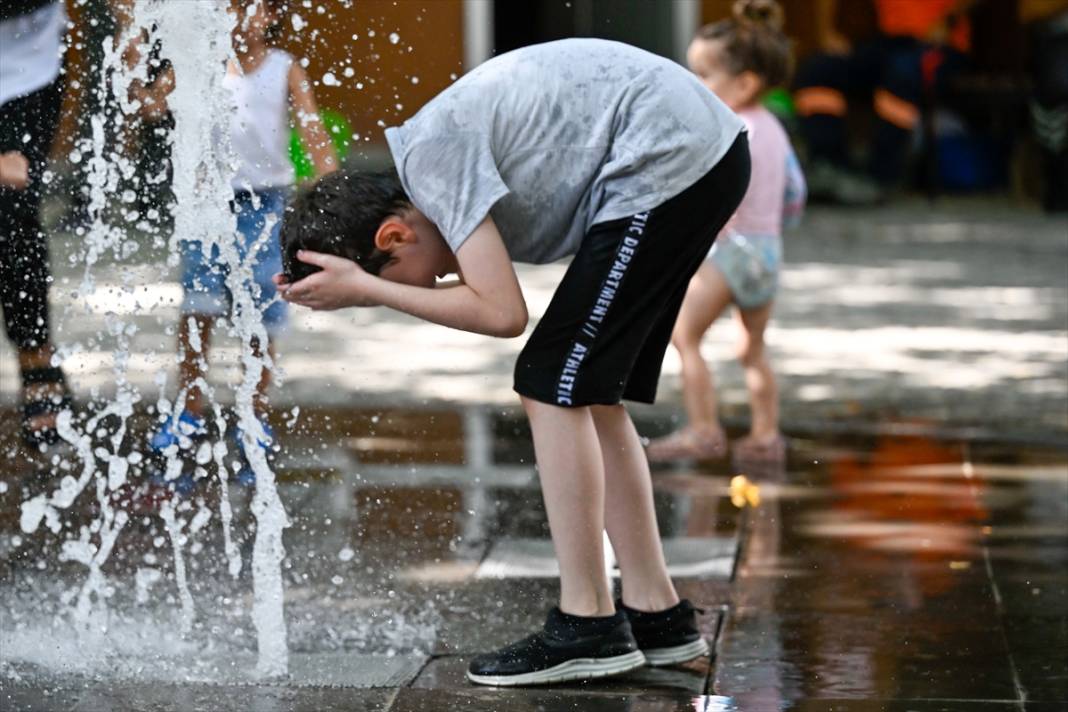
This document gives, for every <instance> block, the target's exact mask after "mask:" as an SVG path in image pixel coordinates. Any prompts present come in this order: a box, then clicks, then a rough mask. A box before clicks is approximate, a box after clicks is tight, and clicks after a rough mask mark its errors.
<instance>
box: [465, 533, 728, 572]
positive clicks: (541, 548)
mask: <svg viewBox="0 0 1068 712" xmlns="http://www.w3.org/2000/svg"><path fill="white" fill-rule="evenodd" d="M663 542H664V558H665V560H666V561H667V567H668V573H669V574H670V575H671V576H672V578H683V577H702V578H717V579H728V578H730V575H731V571H732V570H733V568H734V559H735V555H736V553H737V548H738V541H737V540H736V539H734V538H733V537H719V538H715V537H687V538H677V537H669V538H665V539H664V540H663ZM559 575H560V568H559V565H558V564H557V562H556V555H555V553H554V552H553V546H552V541H550V540H548V539H501V540H498V541H496V542H495V543H494V544H493V545H492V546H491V547H490V549H489V551H488V552H487V554H486V558H485V559H483V561H482V563H481V564H480V565H479V567H478V570H477V571H476V572H475V576H476V577H478V578H522V577H530V578H545V577H549V578H555V577H557V576H559ZM613 575H614V576H616V577H618V576H619V569H613Z"/></svg>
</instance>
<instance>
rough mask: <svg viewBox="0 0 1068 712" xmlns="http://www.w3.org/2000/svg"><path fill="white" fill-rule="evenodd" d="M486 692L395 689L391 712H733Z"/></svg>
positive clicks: (705, 701) (687, 702)
mask: <svg viewBox="0 0 1068 712" xmlns="http://www.w3.org/2000/svg"><path fill="white" fill-rule="evenodd" d="M589 687H590V689H589V690H562V689H556V688H551V689H541V688H531V689H507V688H502V689H488V688H471V689H467V690H463V691H460V690H450V691H441V690H420V689H407V690H400V691H399V693H398V694H397V698H396V700H394V702H393V704H392V706H391V707H390V708H389V709H390V712H425V711H426V710H449V711H450V712H475V711H476V710H477V711H478V712H486V711H488V710H493V712H557V711H558V710H559V711H561V712H562V711H564V710H574V711H575V712H717V711H719V710H722V711H723V712H728V711H730V712H733V711H735V710H737V708H736V707H734V706H733V704H731V702H730V701H729V700H722V699H716V698H714V697H703V696H702V697H698V696H693V695H686V694H684V693H665V692H660V691H644V692H640V693H635V694H626V693H613V692H611V691H609V690H600V689H596V688H595V686H594V685H590V686H589Z"/></svg>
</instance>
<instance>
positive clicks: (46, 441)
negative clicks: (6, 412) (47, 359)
mask: <svg viewBox="0 0 1068 712" xmlns="http://www.w3.org/2000/svg"><path fill="white" fill-rule="evenodd" d="M70 405H71V398H70V389H69V388H68V387H67V379H66V377H65V376H64V375H63V371H62V369H60V368H58V367H56V366H45V367H42V368H29V369H26V370H24V371H23V372H22V441H23V442H24V443H26V444H27V445H29V446H30V447H40V446H41V445H52V444H54V443H57V442H59V432H58V431H57V430H56V416H58V415H59V414H60V413H62V412H63V411H64V410H68V409H69V408H70ZM42 421H43V424H42Z"/></svg>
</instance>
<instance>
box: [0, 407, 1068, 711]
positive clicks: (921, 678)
mask: <svg viewBox="0 0 1068 712" xmlns="http://www.w3.org/2000/svg"><path fill="white" fill-rule="evenodd" d="M150 419H151V418H150V416H149V415H148V414H140V415H139V416H137V417H136V418H134V421H135V422H136V423H138V424H139V425H138V427H140V428H141V429H142V430H144V429H146V428H147V427H148V423H149V422H150ZM3 422H4V423H5V424H6V423H9V422H12V420H11V419H7V418H5V419H4V421H3ZM661 425H662V424H661ZM3 427H4V428H6V427H7V426H6V425H5V426H3ZM279 431H280V432H282V433H283V434H284V435H283V437H285V438H286V440H285V445H286V447H285V448H284V450H283V452H282V453H281V454H280V456H279V459H278V461H277V463H276V467H277V468H278V471H279V480H280V482H281V485H280V489H281V494H282V497H283V500H284V501H285V502H286V506H287V508H288V511H289V513H290V516H291V519H292V521H293V524H292V526H291V527H290V529H288V530H287V532H286V550H287V559H286V562H285V564H284V576H285V578H286V586H287V588H286V614H287V621H288V626H289V642H290V650H291V653H292V660H293V663H292V676H291V678H290V679H289V680H287V681H284V682H280V683H278V684H277V685H268V686H262V685H261V686H252V685H249V684H248V683H247V679H248V678H247V671H248V670H249V669H250V668H251V667H252V660H253V659H254V652H255V651H254V646H255V642H254V641H255V636H254V631H253V629H252V626H251V622H250V620H249V618H248V612H247V611H248V607H249V601H250V592H249V588H250V587H249V585H248V581H247V563H248V557H249V555H250V551H249V547H250V536H249V535H248V526H249V523H250V520H251V518H250V516H249V513H248V495H249V492H248V491H247V490H243V489H241V488H239V487H236V486H231V488H230V494H231V496H232V498H233V500H234V503H235V508H236V511H235V517H236V521H237V523H238V526H237V531H238V532H241V533H242V534H241V535H240V536H239V537H238V538H239V542H238V543H239V545H240V546H241V547H242V553H243V556H244V558H245V563H246V568H245V572H246V573H243V574H242V577H241V578H239V579H237V580H231V579H230V577H229V576H227V575H226V561H225V560H224V557H223V556H222V554H221V552H222V542H221V534H220V533H219V531H218V527H217V526H206V527H205V528H204V529H202V530H201V531H200V532H199V533H196V534H192V533H191V534H189V535H188V539H189V541H188V542H187V543H186V547H187V552H189V556H188V560H187V564H188V567H189V577H190V581H191V584H190V588H191V592H192V594H193V598H194V601H195V605H196V613H197V620H196V623H195V625H194V628H193V630H192V631H191V632H190V633H189V634H188V635H186V636H179V635H178V634H177V632H176V629H175V626H174V621H175V620H176V617H177V613H178V612H177V599H176V593H175V590H174V586H175V584H174V571H173V566H172V559H171V549H170V543H169V540H168V539H167V538H166V537H165V536H164V532H163V530H162V528H161V525H160V522H159V517H158V516H157V515H156V514H155V512H154V510H153V509H152V501H151V500H145V501H141V504H142V505H143V506H142V509H141V510H139V514H138V516H137V517H135V518H134V520H133V521H132V522H131V524H130V525H129V526H128V529H127V531H125V532H124V539H123V540H122V541H121V542H120V545H119V546H118V548H117V549H116V552H115V554H114V555H113V556H112V559H111V560H110V561H109V563H108V570H107V574H108V576H109V577H111V580H112V581H113V582H115V583H116V584H118V585H116V587H115V590H114V593H113V594H112V598H111V601H110V603H111V607H112V610H113V611H114V614H113V617H112V620H111V621H110V622H109V625H110V626H111V628H112V630H111V631H109V635H111V636H112V637H111V638H108V639H107V640H108V642H107V650H106V651H105V654H103V655H102V656H97V658H96V660H95V662H93V663H92V664H90V663H89V662H88V659H89V658H91V657H92V656H91V655H87V652H89V651H86V650H85V649H83V648H79V647H78V646H76V645H74V643H73V642H72V641H71V634H70V632H69V630H67V629H66V628H65V627H64V625H63V624H62V618H60V617H58V616H57V614H59V613H61V612H62V611H64V610H65V606H66V603H65V602H66V601H67V600H69V598H67V596H68V595H69V594H68V591H69V590H70V589H71V588H72V587H74V586H76V585H77V584H78V583H79V582H80V580H81V576H82V571H83V570H84V569H83V568H82V567H80V566H78V565H74V564H71V563H63V562H61V561H60V560H59V556H58V547H59V544H60V543H61V539H60V538H59V537H58V536H56V535H52V534H50V533H43V534H42V533H38V534H34V535H32V536H29V535H25V534H23V533H21V532H20V531H19V523H18V503H19V501H21V499H22V498H23V496H24V494H25V492H27V491H29V492H33V491H40V489H41V488H43V487H44V486H45V485H46V484H47V481H48V480H49V479H51V478H52V477H53V475H50V474H48V473H50V472H54V471H55V466H52V469H45V470H40V469H37V470H35V469H34V468H33V467H32V466H31V465H30V464H28V463H26V462H21V463H20V462H14V461H13V462H12V464H11V465H10V467H9V468H8V469H7V470H5V471H4V472H3V473H2V474H0V482H3V483H4V487H0V636H2V638H0V641H2V642H3V645H2V646H0V647H2V648H3V649H2V650H0V708H2V709H4V710H8V709H12V710H16V709H108V708H114V709H139V708H146V709H181V710H200V709H204V710H209V709H210V710H227V709H234V710H238V709H240V710H247V709H307V710H312V709H314V710H330V709H346V710H364V709H366V710H372V709H373V710H385V709H390V710H431V709H433V710H437V709H442V710H446V709H447V710H502V711H505V710H557V709H575V710H606V711H607V710H612V711H613V712H616V711H617V710H633V711H649V712H660V711H661V710H709V711H711V710H778V709H799V710H831V709H833V710H845V711H847V712H848V711H854V710H855V711H857V712H867V711H868V710H916V711H917V712H926V711H927V710H950V711H955V710H961V711H963V710H968V711H971V710H979V711H980V712H981V711H982V710H1021V709H1027V710H1039V711H1041V710H1046V709H1063V706H1062V705H1063V704H1064V703H1065V702H1068V573H1066V572H1068V465H1066V458H1065V456H1064V454H1063V452H1061V453H1058V452H1034V451H1031V452H1026V453H1025V452H1023V451H1021V449H1020V448H1019V447H1005V446H998V445H991V444H982V443H970V442H945V441H935V440H930V439H926V438H924V437H922V436H920V435H915V434H913V435H907V434H906V435H898V436H883V437H878V436H873V437H870V438H866V439H858V438H853V439H851V440H846V439H837V440H836V439H831V438H824V439H818V440H817V439H804V440H800V439H799V440H795V441H794V444H793V448H792V451H791V460H790V462H789V463H788V465H787V466H786V467H785V468H782V469H780V470H778V471H768V470H766V469H765V470H761V469H760V468H754V467H746V466H744V465H742V464H739V465H737V466H728V465H726V464H722V463H721V464H718V465H710V464H707V463H701V464H698V465H693V466H691V467H681V468H675V469H667V470H663V471H658V472H656V473H654V481H655V490H656V496H655V500H656V508H657V513H658V518H659V522H660V527H661V533H662V535H663V536H664V538H665V549H666V552H667V559H668V563H669V566H670V567H671V568H672V570H673V572H674V574H675V576H676V580H677V582H678V587H679V591H680V594H681V595H683V596H686V597H689V598H691V599H692V600H694V601H695V602H696V603H698V605H701V606H702V607H703V608H705V609H706V611H707V614H706V615H704V616H703V617H702V626H703V629H704V631H705V634H706V635H707V636H708V637H709V638H710V639H711V640H714V641H715V648H716V651H717V657H716V659H715V661H714V664H713V662H712V661H709V660H707V659H705V660H700V661H696V662H694V663H691V664H689V665H687V666H681V667H676V668H669V669H663V670H652V669H647V670H643V671H641V672H639V673H637V674H634V675H631V676H628V677H625V678H622V679H617V680H610V681H602V682H598V683H596V684H585V685H581V684H580V685H569V686H566V687H562V688H553V689H540V690H537V689H535V690H522V689H521V690H493V689H482V688H475V687H472V686H470V685H468V684H467V683H466V681H465V680H464V678H463V670H464V669H465V665H466V660H467V659H469V657H470V656H471V655H473V654H475V653H477V652H482V651H484V650H486V649H488V648H492V647H496V646H499V645H502V644H504V643H507V642H510V641H511V640H513V639H514V638H516V637H518V636H520V635H524V634H526V633H529V632H530V630H531V629H532V628H534V627H535V626H537V625H539V624H540V622H541V620H542V619H543V616H544V611H545V609H546V608H547V607H548V606H550V605H552V602H553V601H554V599H555V596H556V594H557V586H556V582H555V580H554V578H553V575H554V566H555V564H554V562H553V561H552V558H551V547H550V544H549V540H548V530H547V527H546V523H545V514H544V509H543V506H542V502H541V496H540V492H539V491H538V488H537V480H536V472H535V470H534V468H533V466H532V465H531V462H530V452H529V443H528V441H527V439H526V438H527V433H526V432H525V428H524V426H523V425H522V423H521V421H519V420H518V419H516V418H515V417H514V414H513V413H510V412H505V413H503V414H497V413H491V412H487V411H475V410H470V411H461V412H449V411H397V412H384V413H383V412H370V411H368V412H361V411H351V410H350V411H343V410H333V411H328V410H325V409H324V410H318V411H315V410H313V411H312V412H310V413H306V414H303V415H302V417H301V422H300V424H299V425H298V426H297V427H295V428H290V429H287V428H286V427H285V424H284V422H282V423H280V428H279ZM323 433H327V434H329V440H327V442H332V443H335V444H336V445H335V446H333V447H330V448H325V449H324V448H323V447H322V442H323V437H322V434H323ZM10 436H11V433H6V432H2V429H0V449H4V450H5V451H7V450H8V449H9V448H10V446H11V440H10ZM42 472H43V473H44V474H43V475H42V474H41V473H42ZM217 490H218V486H217V485H216V484H214V480H213V479H211V478H209V479H207V480H205V481H204V482H203V483H202V484H201V485H200V487H199V488H198V490H197V491H196V493H195V495H194V497H192V498H191V499H189V500H188V503H189V508H188V511H186V512H185V516H187V517H191V516H192V513H193V512H195V511H196V509H197V508H198V507H199V506H201V503H203V504H204V505H205V506H210V507H214V506H215V501H216V500H217V498H218V494H219V493H218V491H217ZM131 498H132V499H136V497H133V496H131ZM139 501H140V500H139ZM93 516H94V512H92V511H91V510H88V509H86V511H78V512H74V513H73V514H72V519H73V520H75V521H78V522H84V523H86V524H88V523H89V522H91V521H92V517H93ZM146 571H154V572H156V574H152V575H148V574H145V573H144V572H146ZM135 580H136V581H137V582H139V583H138V585H136V586H135V585H134V582H135ZM57 621H60V623H57ZM56 641H58V643H56V644H54V645H53V643H55V642H56ZM50 646H51V647H50ZM12 650H15V651H17V652H16V653H12V652H11V651H12ZM168 683H171V684H168Z"/></svg>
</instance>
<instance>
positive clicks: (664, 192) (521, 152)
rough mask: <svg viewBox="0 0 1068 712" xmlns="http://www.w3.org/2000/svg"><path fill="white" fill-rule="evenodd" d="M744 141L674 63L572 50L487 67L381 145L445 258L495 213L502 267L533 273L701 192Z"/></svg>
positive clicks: (544, 50) (635, 52)
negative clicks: (599, 233) (694, 189)
mask: <svg viewBox="0 0 1068 712" xmlns="http://www.w3.org/2000/svg"><path fill="white" fill-rule="evenodd" d="M743 128H744V125H743V123H742V121H741V119H739V118H738V117H737V116H736V115H735V114H734V113H733V112H731V110H730V109H728V108H727V107H726V106H725V105H724V104H723V103H722V102H720V100H719V99H717V98H716V96H715V95H714V94H713V93H712V92H711V91H709V90H708V89H707V88H705V86H704V85H703V84H701V82H700V81H698V79H697V78H696V77H694V76H693V75H692V74H691V73H690V72H689V71H687V70H686V69H684V68H683V67H681V66H679V65H678V64H676V63H674V62H672V61H670V60H667V59H664V58H663V57H659V56H657V55H654V54H650V53H649V52H646V51H644V50H641V49H637V48H636V47H631V46H629V45H625V44H621V43H618V42H610V41H606V40H597V39H567V40H560V41H558V42H549V43H546V44H540V45H534V46H531V47H524V48H522V49H518V50H515V51H513V52H508V53H507V54H503V55H501V56H499V57H495V58H493V59H491V60H489V61H487V62H485V63H484V64H482V65H480V66H479V67H477V68H476V69H474V70H472V71H471V72H469V73H468V74H466V75H465V76H464V77H462V78H461V79H460V80H459V81H457V82H456V83H455V84H453V85H452V86H450V87H449V88H448V89H446V90H445V91H443V92H442V93H441V94H439V95H438V96H436V97H435V98H434V99H433V100H431V101H430V102H429V103H428V104H427V105H426V106H424V107H423V108H422V109H421V110H420V111H419V113H417V114H416V115H415V116H413V117H412V118H411V119H409V120H408V121H406V122H404V124H403V125H402V126H399V127H394V128H390V129H387V130H386V140H387V141H388V142H389V148H390V151H391V152H392V154H393V160H394V162H395V163H396V166H397V173H398V174H399V176H400V180H401V183H402V184H403V185H404V189H405V190H406V191H407V193H408V197H409V198H411V200H412V204H413V205H415V207H416V208H418V209H419V210H420V211H421V212H422V213H423V214H424V215H426V216H427V217H428V218H429V219H430V220H431V221H432V222H433V223H434V224H435V225H437V226H438V229H440V230H441V232H442V234H443V235H444V236H445V239H446V240H447V241H448V243H449V246H450V247H451V248H452V249H453V251H454V252H455V251H456V250H458V249H459V248H460V246H461V245H462V244H463V243H464V241H465V240H466V239H467V238H468V237H469V236H470V235H471V233H472V232H473V231H474V229H475V228H476V227H478V225H479V223H481V222H482V220H483V219H484V218H485V217H486V215H487V214H491V215H492V216H493V219H494V221H495V222H496V223H497V227H498V229H499V230H500V232H501V236H502V238H503V239H504V243H505V246H506V248H507V249H508V253H509V255H510V256H511V258H512V259H513V260H515V261H517V262H531V263H535V264H540V263H544V262H551V261H553V260H556V259H559V258H561V257H564V256H567V255H571V254H574V253H575V252H576V251H577V250H578V247H579V244H580V243H581V242H582V238H583V236H584V235H585V234H586V232H587V231H588V230H589V228H590V227H591V226H593V225H596V224H598V223H602V222H606V221H609V220H616V219H619V218H624V217H628V216H630V215H634V214H635V213H641V212H644V211H647V210H651V209H652V208H655V207H656V206H658V205H660V204H661V203H663V202H665V201H666V200H668V199H669V198H672V197H674V196H676V195H678V194H679V193H681V192H682V191H683V190H685V189H686V188H688V187H690V186H691V185H693V184H694V183H696V182H697V180H698V179H699V178H701V177H702V176H703V175H704V174H705V173H707V172H708V171H709V170H711V169H712V167H713V166H715V165H716V163H717V162H718V161H719V159H720V158H722V157H723V155H724V154H725V153H726V152H727V150H728V149H729V148H730V146H731V144H732V143H733V141H734V139H735V138H736V137H737V136H738V134H739V133H740V132H741V131H742V130H743Z"/></svg>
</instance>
